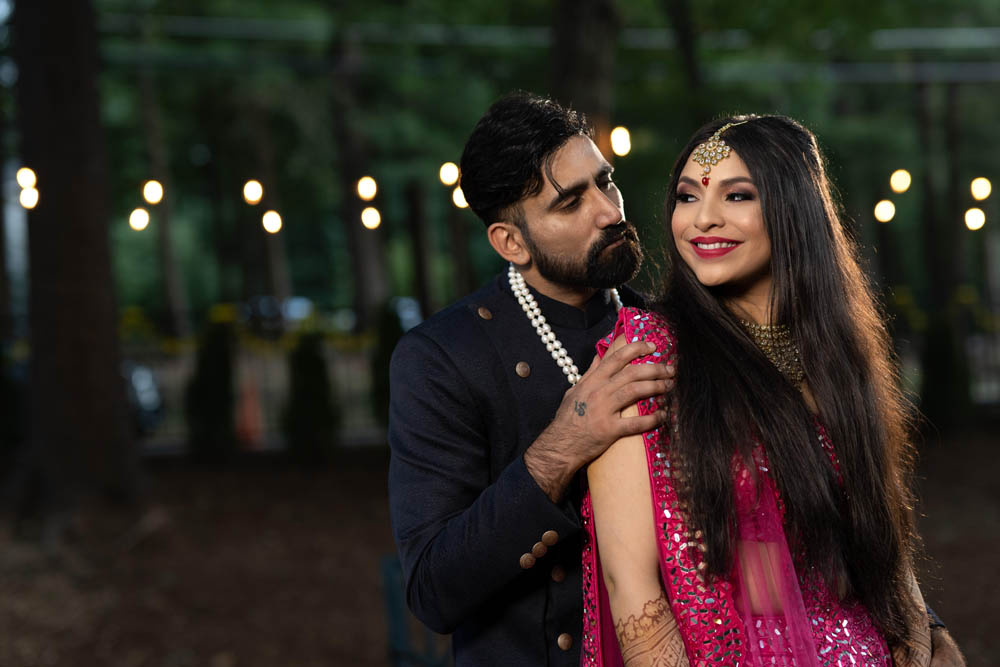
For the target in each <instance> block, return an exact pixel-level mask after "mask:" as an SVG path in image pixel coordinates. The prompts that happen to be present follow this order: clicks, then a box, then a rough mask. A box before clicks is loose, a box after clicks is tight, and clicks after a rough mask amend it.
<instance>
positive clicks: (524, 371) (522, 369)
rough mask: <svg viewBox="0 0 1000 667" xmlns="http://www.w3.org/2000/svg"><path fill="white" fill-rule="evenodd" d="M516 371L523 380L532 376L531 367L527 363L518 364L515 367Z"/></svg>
mask: <svg viewBox="0 0 1000 667" xmlns="http://www.w3.org/2000/svg"><path fill="white" fill-rule="evenodd" d="M514 371H515V372H516V373H517V374H518V375H520V376H521V377H523V378H526V377H528V376H529V375H531V366H529V365H528V362H527V361H519V362H517V366H514Z"/></svg>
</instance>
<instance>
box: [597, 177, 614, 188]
mask: <svg viewBox="0 0 1000 667" xmlns="http://www.w3.org/2000/svg"><path fill="white" fill-rule="evenodd" d="M614 185H615V182H614V181H613V180H611V178H610V177H608V178H602V179H601V180H599V181H597V187H599V188H601V189H602V190H607V189H609V188H612V187H614Z"/></svg>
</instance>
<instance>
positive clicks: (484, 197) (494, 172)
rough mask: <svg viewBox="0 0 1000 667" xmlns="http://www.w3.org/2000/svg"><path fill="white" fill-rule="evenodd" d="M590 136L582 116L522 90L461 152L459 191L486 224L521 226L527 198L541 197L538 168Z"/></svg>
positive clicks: (493, 111) (500, 105)
mask: <svg viewBox="0 0 1000 667" xmlns="http://www.w3.org/2000/svg"><path fill="white" fill-rule="evenodd" d="M578 135H582V136H586V137H592V136H593V130H592V129H591V127H590V125H589V124H588V123H587V119H586V117H584V115H583V114H581V113H577V112H576V111H573V110H572V109H567V108H565V107H563V106H561V105H559V103H557V102H555V101H553V100H550V99H547V98H544V97H539V96H537V95H533V94H531V93H527V92H524V91H517V92H514V93H510V94H508V95H505V96H504V97H502V98H500V99H499V100H497V101H496V102H495V103H494V104H493V106H491V107H490V108H489V110H488V111H487V112H486V113H485V114H484V115H483V117H482V118H480V119H479V122H478V123H476V127H475V128H474V129H473V130H472V135H471V136H470V137H469V140H468V141H467V142H466V144H465V150H464V151H463V152H462V164H461V173H462V181H461V185H462V192H463V193H464V194H465V199H466V201H467V202H468V203H469V207H470V208H471V209H472V210H473V211H475V213H476V215H478V216H479V217H480V218H481V219H482V221H483V222H484V223H485V224H486V225H490V224H492V223H494V222H497V221H500V220H504V219H506V220H509V221H511V222H515V223H517V224H522V212H521V211H520V209H514V210H512V207H515V206H516V204H517V203H518V202H520V201H521V200H522V199H524V198H525V197H530V196H532V195H535V194H538V193H539V192H541V189H542V184H543V179H542V169H543V168H545V167H546V165H547V163H548V161H549V160H551V159H552V156H553V155H555V153H556V151H558V150H559V149H560V148H561V147H562V146H563V145H564V144H565V143H566V142H567V141H568V140H569V139H571V138H572V137H575V136H578Z"/></svg>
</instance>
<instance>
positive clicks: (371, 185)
mask: <svg viewBox="0 0 1000 667" xmlns="http://www.w3.org/2000/svg"><path fill="white" fill-rule="evenodd" d="M376 192H378V183H376V182H375V179H374V178H372V177H371V176H362V177H361V178H360V179H358V196H359V197H361V199H363V200H364V201H371V200H372V199H375V193H376Z"/></svg>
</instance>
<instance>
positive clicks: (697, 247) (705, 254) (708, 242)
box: [689, 236, 741, 259]
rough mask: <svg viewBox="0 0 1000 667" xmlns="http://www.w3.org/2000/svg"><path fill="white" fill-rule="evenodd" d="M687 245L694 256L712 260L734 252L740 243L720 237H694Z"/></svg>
mask: <svg viewBox="0 0 1000 667" xmlns="http://www.w3.org/2000/svg"><path fill="white" fill-rule="evenodd" d="M689 243H690V244H691V248H692V249H693V250H694V252H695V254H696V255H698V256H699V257H701V258H703V259H713V258H715V257H722V256H723V255H725V254H727V253H729V252H731V251H733V250H736V248H737V247H739V245H740V243H741V242H740V241H734V240H732V239H727V238H723V237H721V236H696V237H694V238H693V239H691V240H690V241H689Z"/></svg>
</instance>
